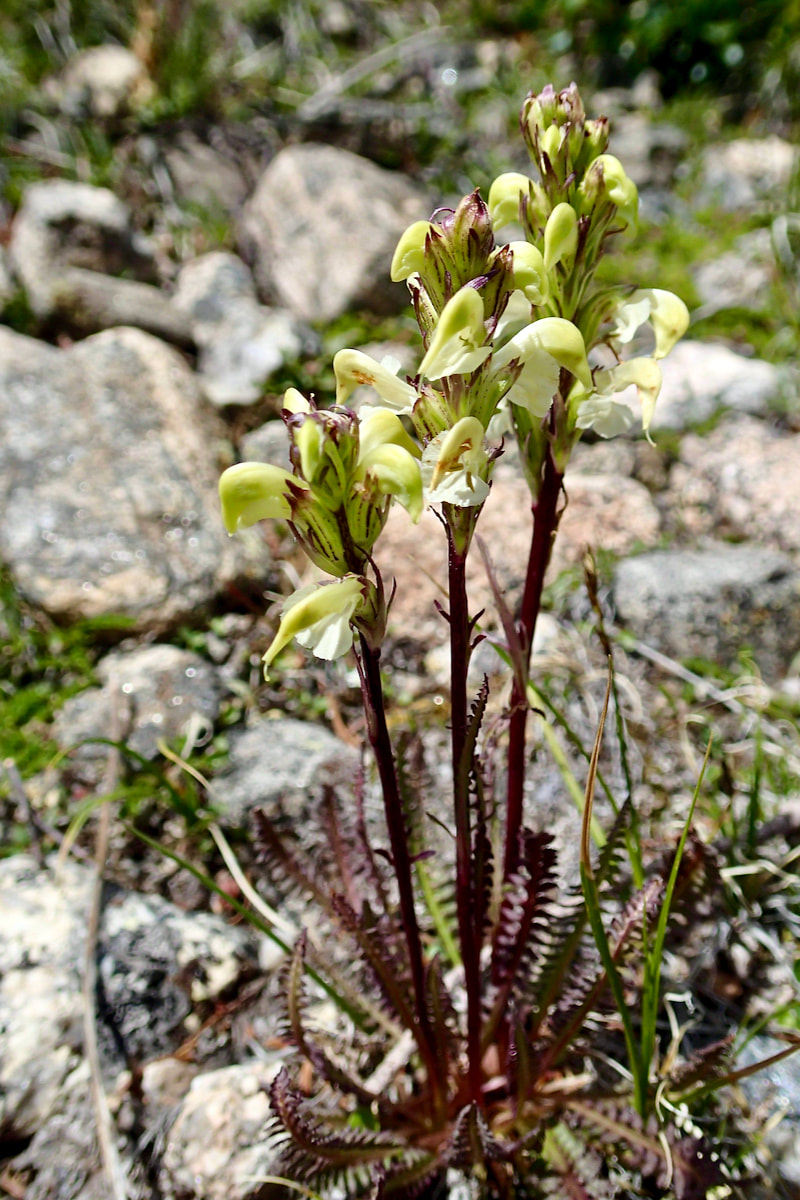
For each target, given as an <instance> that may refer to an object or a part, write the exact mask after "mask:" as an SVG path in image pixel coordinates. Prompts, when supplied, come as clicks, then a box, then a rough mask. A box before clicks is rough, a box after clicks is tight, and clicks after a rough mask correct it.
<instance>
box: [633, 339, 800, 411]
mask: <svg viewBox="0 0 800 1200" xmlns="http://www.w3.org/2000/svg"><path fill="white" fill-rule="evenodd" d="M661 369H662V373H663V384H662V387H661V394H660V396H659V397H658V403H657V404H656V411H655V415H654V417H653V421H652V424H651V429H652V430H653V431H654V432H655V431H658V430H659V429H679V430H680V429H688V428H690V427H691V426H692V425H700V424H702V423H703V422H704V421H707V420H708V419H709V417H713V416H714V414H715V413H717V412H719V411H720V409H726V408H730V409H736V410H737V411H739V412H746V413H753V414H755V415H756V416H760V415H763V414H764V413H766V412H767V411H768V410H769V409H770V407H774V406H775V405H776V404H777V403H778V401H779V400H780V398H781V396H782V395H783V394H784V392H785V391H786V389H787V387H788V386H789V382H788V378H787V376H786V375H785V373H784V372H782V371H781V370H780V369H779V368H778V367H776V366H774V365H773V364H772V363H767V362H763V361H762V360H761V359H758V358H745V357H744V355H742V354H735V353H734V352H733V350H729V349H728V347H727V346H719V345H716V344H715V343H711V342H692V341H682V342H678V344H677V346H676V347H675V349H674V350H673V351H672V352H671V353H670V354H669V356H668V357H667V358H665V359H664V361H663V362H662V364H661ZM623 396H624V397H625V398H626V399H628V398H629V397H630V400H629V402H630V404H631V407H632V408H633V410H634V412H635V413H637V415H638V414H639V412H640V409H639V405H638V402H637V400H636V393H635V391H634V390H633V389H632V388H629V389H628V392H627V393H623Z"/></svg>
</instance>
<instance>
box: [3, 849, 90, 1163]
mask: <svg viewBox="0 0 800 1200" xmlns="http://www.w3.org/2000/svg"><path fill="white" fill-rule="evenodd" d="M93 878H94V875H93V872H92V871H91V870H90V869H89V868H87V867H83V866H80V865H79V864H77V863H74V862H65V863H63V864H62V865H61V867H60V868H59V869H58V871H47V870H43V869H41V868H40V867H39V866H38V865H37V863H36V862H35V861H34V859H33V858H31V857H29V856H28V855H23V854H17V855H14V856H13V857H12V858H7V859H3V860H2V861H0V929H2V931H3V934H2V937H0V1046H2V1052H0V1133H2V1134H3V1135H4V1136H5V1137H7V1138H8V1139H9V1140H10V1141H13V1140H14V1139H15V1138H26V1137H31V1136H32V1135H33V1134H34V1133H36V1131H37V1130H38V1129H40V1128H41V1127H42V1126H43V1125H44V1124H45V1122H46V1121H47V1120H48V1119H49V1118H50V1116H51V1114H52V1113H53V1112H54V1111H55V1110H56V1109H57V1108H58V1106H59V1104H60V1101H61V1097H62V1092H63V1090H64V1088H65V1084H66V1081H67V1080H68V1079H69V1077H70V1076H72V1075H73V1074H74V1073H75V1072H76V1070H78V1069H79V1067H80V1065H81V1062H82V1057H83V1026H82V1013H83V1009H82V1006H81V976H82V970H83V954H84V942H85V937H86V925H87V920H88V914H89V907H90V904H91V895H92V885H93Z"/></svg>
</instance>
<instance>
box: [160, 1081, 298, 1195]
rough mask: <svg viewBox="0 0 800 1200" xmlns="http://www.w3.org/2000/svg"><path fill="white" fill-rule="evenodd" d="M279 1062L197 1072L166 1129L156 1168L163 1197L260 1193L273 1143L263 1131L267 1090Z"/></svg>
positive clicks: (267, 1109) (272, 1158) (271, 1160)
mask: <svg viewBox="0 0 800 1200" xmlns="http://www.w3.org/2000/svg"><path fill="white" fill-rule="evenodd" d="M278 1066H279V1064H278V1063H274V1064H268V1065H267V1064H264V1063H246V1064H243V1065H242V1066H237V1067H228V1068H225V1069H223V1070H219V1071H208V1072H204V1073H203V1074H202V1075H198V1076H197V1077H196V1078H195V1079H194V1080H193V1081H192V1085H191V1088H190V1090H189V1093H188V1095H187V1096H185V1098H184V1099H183V1101H182V1102H181V1105H180V1107H179V1109H178V1113H177V1116H176V1117H175V1120H174V1122H173V1124H172V1127H171V1128H170V1130H169V1134H168V1136H167V1140H166V1146H165V1148H164V1154H163V1157H162V1159H161V1165H160V1171H159V1178H158V1184H159V1194H160V1195H161V1196H163V1198H164V1200H187V1197H190V1196H191V1197H192V1198H193V1200H246V1198H247V1197H263V1196H264V1195H265V1192H264V1184H263V1183H259V1181H258V1179H259V1176H263V1175H268V1174H272V1173H273V1168H274V1166H275V1162H276V1157H277V1155H276V1147H275V1141H274V1139H273V1138H271V1137H270V1136H269V1135H268V1134H267V1133H266V1132H265V1127H266V1126H267V1124H268V1122H269V1119H270V1116H271V1113H272V1110H271V1107H270V1102H269V1096H268V1095H267V1088H268V1087H269V1084H270V1082H271V1081H272V1079H273V1078H274V1076H275V1075H276V1073H277V1070H278Z"/></svg>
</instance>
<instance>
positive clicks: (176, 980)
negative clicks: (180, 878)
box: [98, 892, 258, 1066]
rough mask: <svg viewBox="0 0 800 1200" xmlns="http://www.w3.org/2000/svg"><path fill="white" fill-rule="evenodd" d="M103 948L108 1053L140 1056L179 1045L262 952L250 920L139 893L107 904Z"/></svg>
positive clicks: (153, 1055)
mask: <svg viewBox="0 0 800 1200" xmlns="http://www.w3.org/2000/svg"><path fill="white" fill-rule="evenodd" d="M99 950H100V955H99V964H98V987H99V989H100V996H101V999H100V1012H101V1014H102V1016H103V1023H104V1026H105V1027H106V1029H107V1030H113V1035H114V1040H113V1043H112V1041H111V1038H110V1036H109V1035H108V1034H106V1038H105V1042H106V1045H105V1049H106V1057H107V1058H108V1059H111V1060H113V1058H114V1057H115V1049H116V1054H119V1047H123V1048H124V1051H125V1054H126V1055H127V1056H128V1057H129V1058H132V1059H134V1060H136V1061H139V1062H144V1061H146V1060H148V1059H151V1058H156V1057H159V1056H162V1055H164V1054H167V1053H171V1052H173V1051H174V1050H176V1049H177V1048H178V1046H180V1045H181V1043H182V1042H183V1041H185V1040H186V1038H187V1037H189V1036H190V1034H191V1033H193V1032H194V1030H195V1029H196V1019H195V1018H194V1016H193V1014H194V1010H195V1008H196V1006H198V1005H201V1004H204V1003H206V1002H208V1001H214V1000H218V999H219V997H221V996H223V995H224V994H225V992H226V991H228V990H230V989H232V988H233V987H234V985H235V984H236V983H237V981H238V980H239V979H241V977H242V976H243V975H244V974H245V973H248V974H249V973H252V971H253V969H254V966H255V963H256V961H257V953H258V952H257V943H256V939H255V938H254V937H253V936H252V935H251V934H250V933H249V932H248V927H247V926H241V927H236V926H233V925H229V924H227V922H225V921H224V920H223V919H222V918H221V917H218V916H215V915H214V914H213V913H204V912H193V913H192V912H183V911H182V910H181V909H180V908H177V907H176V906H175V905H174V904H170V903H169V901H168V900H163V899H162V898H161V897H160V896H142V895H138V894H137V893H135V892H119V893H117V894H116V895H112V896H111V898H110V899H109V900H108V901H107V902H106V904H105V906H104V909H103V915H102V929H101V934H100V939H99ZM211 1036H212V1038H215V1037H217V1036H218V1035H217V1034H212V1035H211ZM212 1045H213V1042H212ZM205 1049H206V1052H208V1049H209V1046H206V1048H205ZM124 1065H125V1064H124V1062H122V1063H120V1066H124Z"/></svg>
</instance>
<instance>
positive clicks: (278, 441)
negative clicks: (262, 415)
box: [239, 419, 292, 471]
mask: <svg viewBox="0 0 800 1200" xmlns="http://www.w3.org/2000/svg"><path fill="white" fill-rule="evenodd" d="M239 457H240V459H241V461H242V462H265V463H272V464H273V466H276V467H283V469H284V470H285V471H291V469H292V465H291V462H290V460H289V433H288V431H287V429H286V426H285V425H284V423H283V421H281V420H280V419H279V420H277V421H267V422H266V424H264V425H259V427H258V429H253V430H251V431H250V433H246V434H245V436H244V437H243V438H242V440H241V442H240V444H239Z"/></svg>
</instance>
